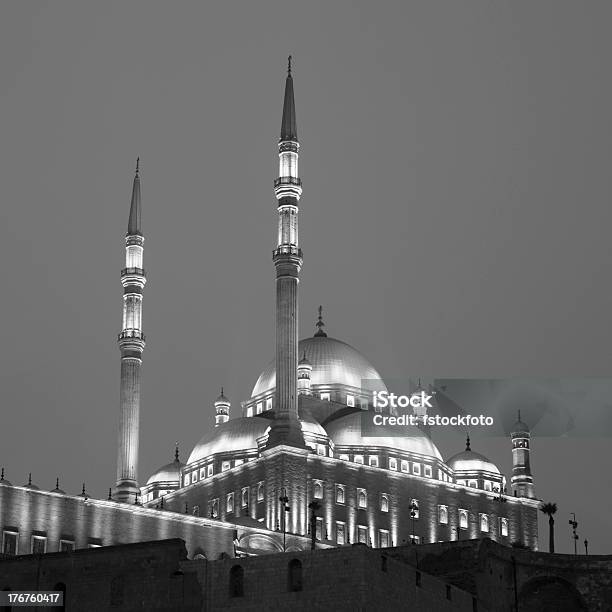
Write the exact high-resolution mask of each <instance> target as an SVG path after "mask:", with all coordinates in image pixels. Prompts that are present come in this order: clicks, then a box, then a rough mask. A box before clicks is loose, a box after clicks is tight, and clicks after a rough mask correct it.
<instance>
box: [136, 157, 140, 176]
mask: <svg viewBox="0 0 612 612" xmlns="http://www.w3.org/2000/svg"><path fill="white" fill-rule="evenodd" d="M139 172H140V156H138V157H137V158H136V175H138V173H139Z"/></svg>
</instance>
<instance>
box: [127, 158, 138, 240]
mask: <svg viewBox="0 0 612 612" xmlns="http://www.w3.org/2000/svg"><path fill="white" fill-rule="evenodd" d="M141 211H142V205H141V202H140V157H138V158H136V174H134V184H133V185H132V203H131V204H130V219H129V221H128V231H127V235H128V236H142V233H141V229H140V216H141Z"/></svg>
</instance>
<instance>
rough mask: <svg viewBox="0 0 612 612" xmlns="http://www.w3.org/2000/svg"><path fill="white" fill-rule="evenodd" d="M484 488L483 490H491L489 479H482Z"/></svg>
mask: <svg viewBox="0 0 612 612" xmlns="http://www.w3.org/2000/svg"><path fill="white" fill-rule="evenodd" d="M484 490H485V491H492V490H493V486H492V485H491V481H490V480H485V481H484Z"/></svg>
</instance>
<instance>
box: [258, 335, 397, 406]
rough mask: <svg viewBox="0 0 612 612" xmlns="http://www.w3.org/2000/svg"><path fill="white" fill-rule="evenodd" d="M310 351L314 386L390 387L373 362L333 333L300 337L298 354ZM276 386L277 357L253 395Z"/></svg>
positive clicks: (381, 388) (380, 388)
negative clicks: (373, 383)
mask: <svg viewBox="0 0 612 612" xmlns="http://www.w3.org/2000/svg"><path fill="white" fill-rule="evenodd" d="M304 354H306V358H307V359H308V361H309V362H310V364H311V365H312V373H311V375H310V384H311V385H312V386H317V385H323V386H346V387H353V388H357V389H361V388H362V386H363V382H362V381H366V380H372V381H377V382H376V390H386V387H385V384H384V382H383V381H382V379H381V377H380V374H379V373H378V372H377V371H376V369H375V368H374V367H373V366H372V364H371V363H370V362H369V361H368V360H367V359H366V358H365V357H364V356H363V355H362V354H361V353H360V352H359V351H358V350H356V349H354V348H353V347H352V346H350V345H349V344H346V342H342V341H341V340H337V339H336V338H330V337H329V336H313V337H311V338H304V339H302V340H300V342H299V346H298V355H302V356H303V355H304ZM275 387H276V362H275V361H274V360H273V361H271V362H270V363H269V364H268V367H267V368H266V369H265V370H264V371H263V372H262V373H261V375H260V376H259V378H258V379H257V382H256V383H255V386H254V387H253V392H252V393H251V397H255V396H257V395H260V394H262V393H266V392H269V391H272V390H274V388H275Z"/></svg>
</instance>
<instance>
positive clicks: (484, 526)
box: [480, 514, 489, 531]
mask: <svg viewBox="0 0 612 612" xmlns="http://www.w3.org/2000/svg"><path fill="white" fill-rule="evenodd" d="M480 531H489V516H488V515H487V514H481V515H480Z"/></svg>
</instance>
